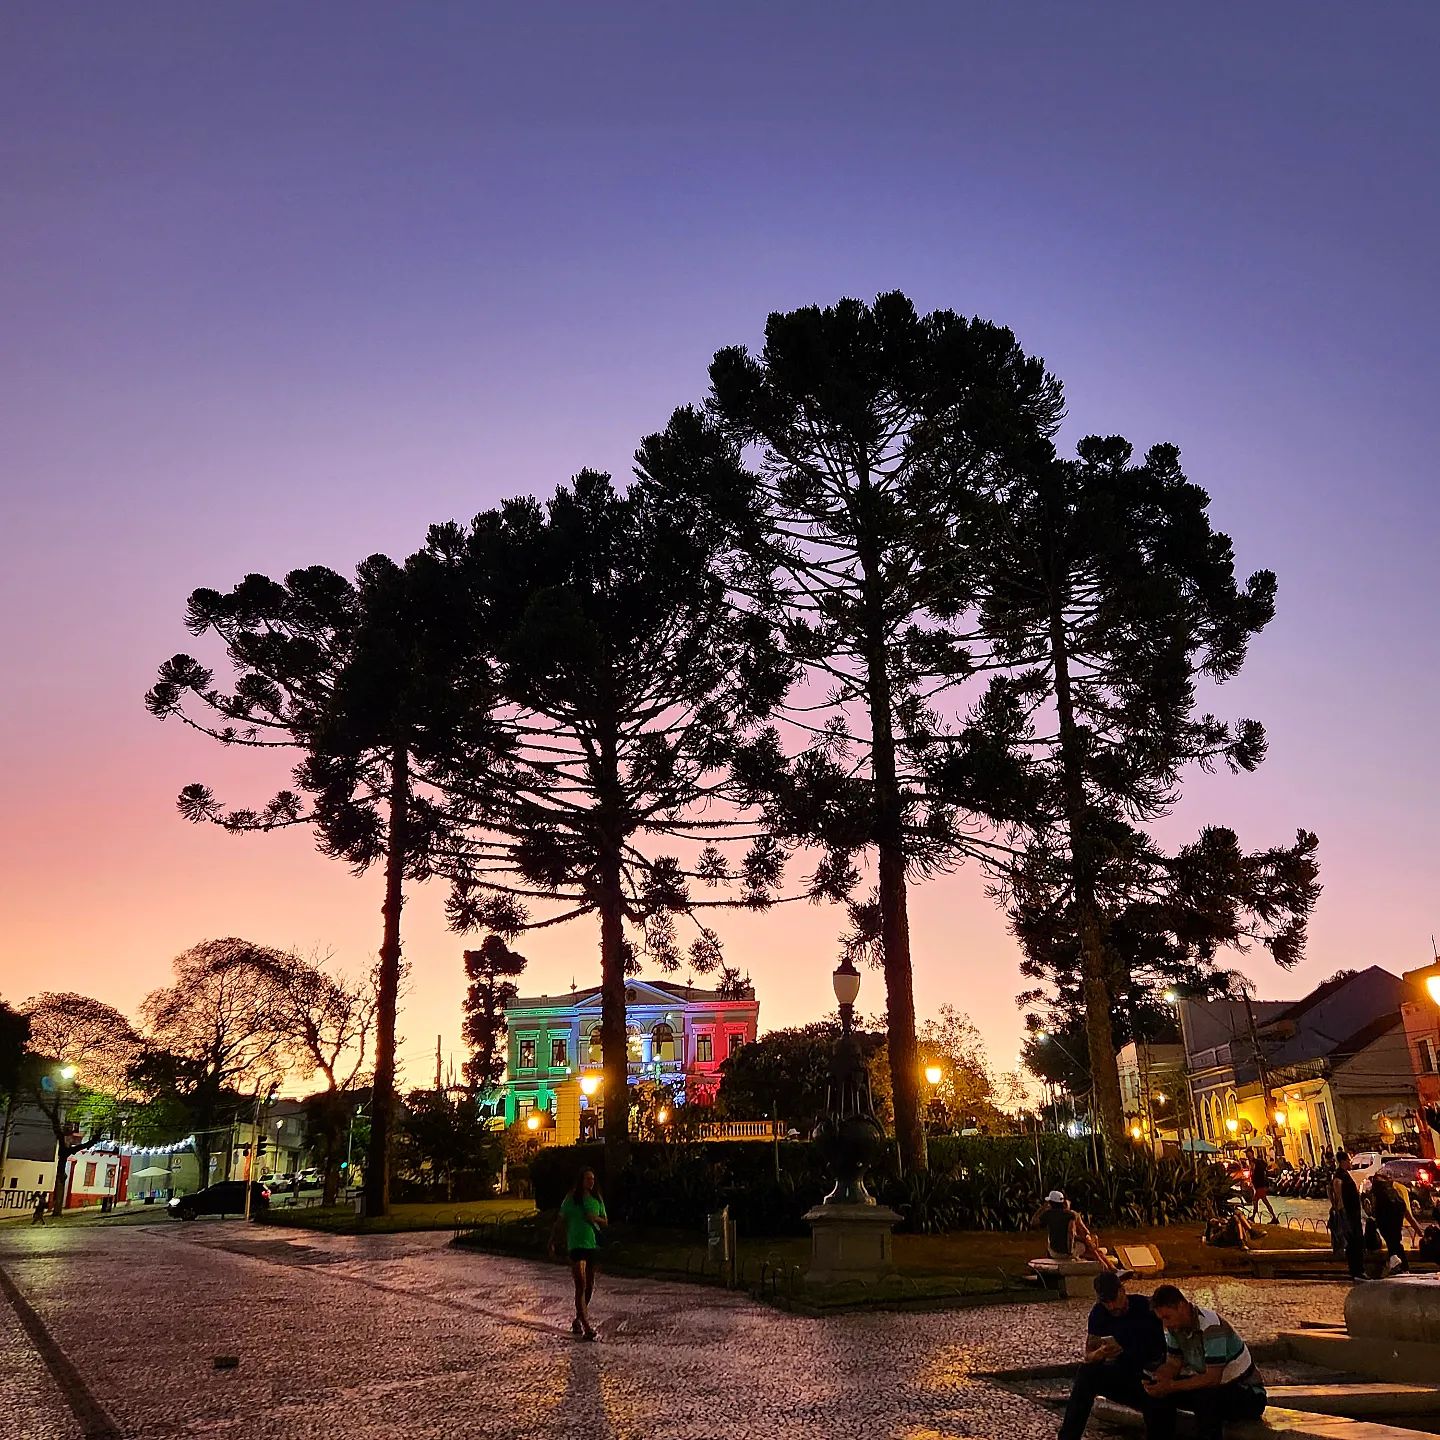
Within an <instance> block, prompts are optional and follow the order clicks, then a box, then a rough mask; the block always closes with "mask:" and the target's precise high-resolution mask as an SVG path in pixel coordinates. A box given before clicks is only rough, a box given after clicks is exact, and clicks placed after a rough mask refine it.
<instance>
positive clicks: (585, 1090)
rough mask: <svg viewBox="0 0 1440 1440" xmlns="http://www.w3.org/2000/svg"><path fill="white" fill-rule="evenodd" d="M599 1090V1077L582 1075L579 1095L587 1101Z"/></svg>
mask: <svg viewBox="0 0 1440 1440" xmlns="http://www.w3.org/2000/svg"><path fill="white" fill-rule="evenodd" d="M599 1088H600V1077H599V1076H598V1075H582V1076H581V1077H580V1093H581V1094H582V1095H583V1096H584V1097H585V1098H586V1099H587V1100H589V1099H591V1098H593V1096H594V1094H595V1092H596V1091H597V1090H598V1089H599Z"/></svg>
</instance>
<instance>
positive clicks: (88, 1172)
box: [85, 1160, 95, 1190]
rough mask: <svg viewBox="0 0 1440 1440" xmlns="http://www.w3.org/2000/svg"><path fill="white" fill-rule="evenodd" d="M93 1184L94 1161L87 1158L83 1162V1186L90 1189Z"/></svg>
mask: <svg viewBox="0 0 1440 1440" xmlns="http://www.w3.org/2000/svg"><path fill="white" fill-rule="evenodd" d="M94 1186H95V1161H93V1160H87V1161H86V1162H85V1188H86V1189H87V1190H91V1189H93V1188H94Z"/></svg>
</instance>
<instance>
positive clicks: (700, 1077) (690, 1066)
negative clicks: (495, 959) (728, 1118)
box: [505, 980, 760, 1128]
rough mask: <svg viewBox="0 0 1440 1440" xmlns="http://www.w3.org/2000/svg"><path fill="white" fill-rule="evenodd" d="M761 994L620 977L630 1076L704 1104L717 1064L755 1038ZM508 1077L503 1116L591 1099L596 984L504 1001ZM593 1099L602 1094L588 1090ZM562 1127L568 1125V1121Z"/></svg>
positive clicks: (555, 1110)
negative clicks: (588, 1082)
mask: <svg viewBox="0 0 1440 1440" xmlns="http://www.w3.org/2000/svg"><path fill="white" fill-rule="evenodd" d="M759 1021H760V1002H759V1001H758V1000H756V998H755V992H754V991H753V990H752V989H750V988H749V987H746V988H745V989H744V990H742V991H741V992H740V993H738V994H735V995H728V994H721V993H720V992H719V991H718V990H699V989H696V988H695V987H694V986H693V985H678V984H676V983H674V982H673V981H670V980H631V981H629V982H628V983H627V984H626V987H625V1034H626V1052H627V1068H628V1070H629V1074H630V1083H631V1084H632V1085H637V1084H639V1083H640V1082H641V1081H645V1080H650V1081H654V1082H656V1083H657V1084H660V1085H663V1086H665V1087H666V1088H667V1089H668V1090H669V1091H670V1092H671V1094H672V1096H673V1100H674V1103H675V1104H677V1105H684V1104H690V1105H708V1104H710V1103H711V1102H712V1101H713V1100H714V1098H715V1091H716V1089H717V1088H718V1086H719V1083H720V1065H721V1063H722V1062H723V1061H724V1060H725V1058H726V1057H727V1056H729V1055H732V1054H734V1053H735V1051H736V1050H738V1049H739V1048H740V1046H742V1045H745V1044H748V1043H749V1042H750V1041H752V1040H754V1039H755V1036H756V1033H757V1029H758V1026H759ZM505 1027H506V1032H507V1037H508V1038H507V1045H506V1056H507V1083H506V1087H505V1122H506V1124H514V1123H515V1122H516V1121H517V1120H522V1121H523V1120H525V1119H526V1118H527V1117H528V1116H529V1115H531V1114H532V1113H535V1112H539V1111H545V1112H548V1113H549V1114H550V1115H552V1116H555V1117H556V1118H557V1122H558V1121H559V1120H560V1119H561V1118H562V1117H564V1118H566V1119H568V1118H569V1113H570V1112H571V1110H572V1106H574V1105H575V1104H576V1103H577V1102H578V1109H579V1110H581V1111H584V1110H587V1109H589V1108H590V1106H591V1099H590V1097H588V1096H586V1095H584V1094H583V1091H582V1087H581V1085H580V1082H581V1081H582V1080H583V1079H585V1078H586V1077H587V1076H592V1075H593V1076H595V1077H597V1078H598V1076H599V1074H600V1067H601V1060H602V1049H601V1041H600V987H599V986H598V985H596V986H592V987H590V988H589V989H585V990H575V991H572V992H571V993H570V994H569V995H563V996H560V995H539V996H532V997H529V998H523V999H516V1000H514V1001H512V1002H511V1003H510V1004H509V1005H508V1006H507V1007H506V1009H505ZM594 1100H595V1103H596V1104H598V1102H599V1096H598V1094H597V1095H596V1096H595V1097H594ZM567 1128H568V1127H567Z"/></svg>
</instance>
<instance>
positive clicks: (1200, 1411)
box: [1145, 1285, 1268, 1440]
mask: <svg viewBox="0 0 1440 1440" xmlns="http://www.w3.org/2000/svg"><path fill="white" fill-rule="evenodd" d="M1150 1306H1151V1308H1152V1309H1153V1310H1154V1312H1155V1314H1156V1315H1157V1316H1158V1317H1159V1320H1160V1323H1161V1324H1162V1325H1163V1326H1164V1327H1165V1350H1166V1356H1165V1363H1164V1364H1163V1365H1161V1366H1160V1368H1159V1369H1158V1370H1157V1371H1155V1372H1154V1378H1153V1379H1152V1380H1150V1381H1148V1382H1147V1383H1146V1385H1145V1394H1146V1396H1147V1397H1148V1399H1149V1402H1150V1407H1149V1409H1148V1410H1147V1411H1146V1415H1145V1423H1146V1429H1147V1432H1148V1434H1149V1435H1150V1437H1151V1440H1170V1437H1171V1436H1173V1435H1174V1434H1175V1412H1176V1411H1177V1410H1189V1411H1191V1412H1192V1413H1193V1414H1194V1416H1195V1434H1196V1435H1198V1436H1199V1437H1200V1440H1222V1437H1223V1436H1224V1434H1225V1426H1226V1424H1227V1423H1228V1422H1229V1421H1231V1420H1258V1419H1259V1418H1260V1417H1261V1416H1262V1415H1263V1414H1264V1413H1265V1406H1266V1404H1267V1403H1268V1397H1267V1395H1266V1394H1265V1384H1264V1382H1263V1381H1262V1380H1261V1378H1260V1372H1259V1371H1258V1370H1257V1369H1256V1368H1255V1361H1254V1359H1253V1358H1252V1357H1251V1355H1250V1348H1249V1346H1247V1345H1246V1344H1245V1342H1244V1341H1243V1340H1242V1339H1241V1338H1240V1337H1239V1335H1237V1334H1236V1333H1235V1330H1234V1327H1233V1326H1231V1325H1230V1324H1229V1322H1228V1321H1226V1320H1225V1319H1224V1318H1223V1317H1222V1316H1220V1315H1218V1314H1217V1313H1216V1312H1215V1311H1214V1310H1206V1309H1203V1308H1202V1307H1201V1306H1199V1305H1196V1304H1195V1303H1194V1302H1193V1301H1191V1300H1187V1299H1186V1298H1185V1296H1184V1294H1182V1293H1181V1291H1180V1290H1178V1289H1177V1288H1176V1287H1175V1286H1174V1285H1161V1286H1159V1287H1158V1288H1157V1289H1156V1291H1155V1293H1154V1294H1153V1295H1152V1296H1151V1297H1150Z"/></svg>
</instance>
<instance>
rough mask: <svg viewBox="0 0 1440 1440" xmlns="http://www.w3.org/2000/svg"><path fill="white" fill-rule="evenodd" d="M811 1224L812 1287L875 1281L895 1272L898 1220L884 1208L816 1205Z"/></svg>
mask: <svg viewBox="0 0 1440 1440" xmlns="http://www.w3.org/2000/svg"><path fill="white" fill-rule="evenodd" d="M805 1219H806V1220H807V1221H808V1222H809V1224H810V1269H809V1271H808V1272H807V1273H806V1277H805V1278H806V1279H807V1280H808V1281H809V1282H810V1283H811V1284H812V1285H835V1284H840V1283H842V1282H844V1281H846V1280H878V1279H879V1278H880V1277H881V1276H882V1275H891V1274H894V1271H895V1255H894V1244H895V1242H894V1236H893V1234H892V1233H891V1232H892V1231H893V1230H894V1228H895V1226H896V1224H898V1223H899V1220H900V1217H899V1216H898V1215H897V1214H896V1213H895V1212H894V1211H893V1210H891V1209H890V1208H889V1207H888V1206H886V1205H817V1206H816V1207H815V1208H814V1209H813V1210H808V1211H806V1213H805Z"/></svg>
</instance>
